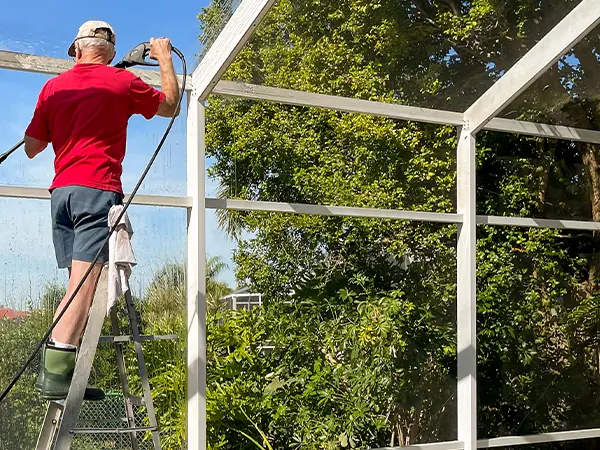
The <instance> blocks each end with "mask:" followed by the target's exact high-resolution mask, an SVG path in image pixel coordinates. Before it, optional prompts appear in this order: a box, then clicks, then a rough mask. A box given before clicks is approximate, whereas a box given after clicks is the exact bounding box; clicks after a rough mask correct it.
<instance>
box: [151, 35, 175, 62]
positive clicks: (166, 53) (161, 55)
mask: <svg viewBox="0 0 600 450" xmlns="http://www.w3.org/2000/svg"><path fill="white" fill-rule="evenodd" d="M148 56H149V57H150V58H152V59H154V60H156V61H158V62H159V63H160V62H161V61H168V60H170V59H171V40H170V39H169V38H160V39H154V38H150V54H149V55H148Z"/></svg>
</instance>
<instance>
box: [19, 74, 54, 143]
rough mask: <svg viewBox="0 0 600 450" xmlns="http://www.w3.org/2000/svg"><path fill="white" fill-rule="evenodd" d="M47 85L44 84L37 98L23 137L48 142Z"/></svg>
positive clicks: (49, 139)
mask: <svg viewBox="0 0 600 450" xmlns="http://www.w3.org/2000/svg"><path fill="white" fill-rule="evenodd" d="M48 90H49V89H48V84H47V83H46V84H45V85H44V87H43V88H42V90H41V91H40V94H39V96H38V101H37V104H36V105H35V110H34V111H33V118H32V119H31V122H30V123H29V126H28V127H27V129H26V130H25V135H26V136H29V137H32V138H34V139H37V140H38V141H43V142H50V141H51V140H52V139H51V136H50V120H49V118H48V105H47V103H48V95H47V93H48Z"/></svg>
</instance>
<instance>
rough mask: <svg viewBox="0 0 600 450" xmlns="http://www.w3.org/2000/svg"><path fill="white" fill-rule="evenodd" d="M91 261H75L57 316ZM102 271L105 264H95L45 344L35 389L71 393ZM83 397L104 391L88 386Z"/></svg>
mask: <svg viewBox="0 0 600 450" xmlns="http://www.w3.org/2000/svg"><path fill="white" fill-rule="evenodd" d="M90 264H91V263H89V262H83V261H73V263H72V267H71V268H70V269H69V284H68V286H67V293H66V295H65V298H64V299H63V300H62V302H61V303H60V305H59V307H58V309H57V311H56V314H55V316H54V317H55V319H56V317H58V315H59V314H60V312H61V311H62V310H63V309H64V308H65V306H66V304H67V302H68V301H69V299H70V298H71V295H73V292H75V289H76V288H77V286H78V285H79V283H80V281H81V279H82V278H83V276H84V275H85V273H86V271H87V270H88V269H89V267H90ZM101 272H102V265H101V264H96V265H94V267H93V268H92V270H91V272H90V274H89V275H88V277H87V278H86V280H85V282H84V283H83V285H82V286H81V289H80V290H79V292H78V293H77V295H76V296H75V299H74V300H73V302H72V303H71V305H70V306H69V307H68V309H67V310H66V312H65V315H64V316H63V317H62V318H61V319H60V321H59V322H58V324H57V326H56V328H55V329H54V333H53V336H52V337H53V339H52V341H53V342H51V343H47V344H46V346H45V348H44V352H43V354H42V368H41V370H40V374H39V376H38V380H37V382H36V389H37V390H39V391H40V392H41V395H42V398H44V399H47V400H58V399H64V398H66V397H67V395H68V392H69V387H70V386H71V379H72V376H73V370H74V368H75V361H76V357H77V348H76V347H77V345H79V343H80V341H81V338H82V336H83V333H84V331H85V326H86V324H87V319H88V314H89V311H90V307H91V305H92V301H93V299H94V294H95V291H96V286H97V284H98V279H99V278H100V273H101ZM84 398H85V399H86V400H102V399H103V398H104V392H103V391H102V390H100V389H96V388H92V387H88V388H86V390H85V396H84Z"/></svg>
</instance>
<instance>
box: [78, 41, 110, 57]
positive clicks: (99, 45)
mask: <svg viewBox="0 0 600 450" xmlns="http://www.w3.org/2000/svg"><path fill="white" fill-rule="evenodd" d="M75 46H76V48H78V49H79V51H80V52H81V53H84V52H85V51H90V50H91V51H94V52H96V53H100V54H101V55H103V56H106V57H107V58H112V57H113V56H115V46H114V45H113V43H112V42H109V41H107V40H106V39H102V38H97V37H86V38H81V39H78V40H77V41H75Z"/></svg>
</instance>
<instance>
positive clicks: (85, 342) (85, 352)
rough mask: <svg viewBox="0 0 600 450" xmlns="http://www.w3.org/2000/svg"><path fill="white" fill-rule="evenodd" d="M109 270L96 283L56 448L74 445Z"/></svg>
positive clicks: (61, 449) (101, 320) (101, 319)
mask: <svg viewBox="0 0 600 450" xmlns="http://www.w3.org/2000/svg"><path fill="white" fill-rule="evenodd" d="M107 273H108V271H107V270H106V269H103V270H102V271H101V273H100V277H99V280H98V282H97V284H96V292H95V294H94V300H93V302H92V307H91V308H90V313H89V315H88V321H87V325H86V327H85V332H84V334H83V339H82V341H81V345H80V347H79V354H78V355H77V362H76V364H75V371H74V373H73V379H72V381H71V387H70V389H69V393H68V394H67V399H66V400H65V408H64V411H63V414H62V419H61V421H60V425H59V427H58V436H57V438H56V446H55V450H69V449H70V448H71V442H72V441H73V436H74V435H73V433H71V428H75V426H76V425H77V420H78V419H79V411H80V410H81V405H82V403H83V396H84V395H85V389H86V387H87V384H88V380H89V379H90V372H91V371H92V363H93V362H94V356H95V355H96V348H97V346H98V339H99V338H100V334H101V333H102V325H103V324H104V316H105V315H106V306H107V304H108V295H107V289H108V275H107Z"/></svg>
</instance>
